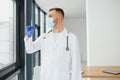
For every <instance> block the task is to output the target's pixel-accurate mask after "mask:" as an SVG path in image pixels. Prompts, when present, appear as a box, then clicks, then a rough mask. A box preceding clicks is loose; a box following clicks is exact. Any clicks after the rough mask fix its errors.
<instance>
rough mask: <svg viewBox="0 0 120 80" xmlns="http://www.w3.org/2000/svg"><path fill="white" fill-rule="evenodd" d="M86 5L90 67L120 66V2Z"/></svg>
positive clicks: (93, 0)
mask: <svg viewBox="0 0 120 80" xmlns="http://www.w3.org/2000/svg"><path fill="white" fill-rule="evenodd" d="M86 3H87V4H86V9H87V13H86V14H87V56H88V60H87V62H88V65H91V66H96V65H98V66H120V0H87V1H86Z"/></svg>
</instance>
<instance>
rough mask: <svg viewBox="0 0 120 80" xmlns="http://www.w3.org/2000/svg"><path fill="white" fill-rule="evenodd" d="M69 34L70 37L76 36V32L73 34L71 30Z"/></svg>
mask: <svg viewBox="0 0 120 80" xmlns="http://www.w3.org/2000/svg"><path fill="white" fill-rule="evenodd" d="M69 36H70V37H71V38H76V37H77V36H76V34H74V33H72V32H69Z"/></svg>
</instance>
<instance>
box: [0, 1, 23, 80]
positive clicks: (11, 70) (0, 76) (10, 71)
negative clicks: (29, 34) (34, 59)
mask: <svg viewBox="0 0 120 80" xmlns="http://www.w3.org/2000/svg"><path fill="white" fill-rule="evenodd" d="M12 1H14V2H15V3H16V16H15V17H16V22H15V23H16V26H15V27H16V36H15V37H16V53H15V54H16V61H15V62H14V63H11V64H9V65H8V66H5V67H4V68H2V69H1V70H0V80H5V79H10V78H12V77H14V76H15V75H18V74H20V73H21V71H24V42H23V37H24V0H12ZM22 75H24V74H22ZM23 77H24V76H23Z"/></svg>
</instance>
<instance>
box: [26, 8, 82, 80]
mask: <svg viewBox="0 0 120 80" xmlns="http://www.w3.org/2000/svg"><path fill="white" fill-rule="evenodd" d="M63 19H64V11H63V10H62V9H61V8H52V9H50V10H49V13H48V18H47V21H46V23H47V25H48V26H49V27H51V28H52V30H51V31H49V32H47V33H45V34H42V35H41V36H39V37H38V38H37V39H36V40H35V41H34V42H32V37H31V36H32V34H33V31H34V26H27V33H26V36H25V38H24V41H25V47H26V52H27V53H28V54H31V53H33V52H35V51H38V50H41V74H40V76H41V79H40V80H81V62H80V51H79V46H78V39H77V37H76V35H75V34H73V33H70V32H69V31H67V29H66V28H65V27H64V26H63V24H62V21H63Z"/></svg>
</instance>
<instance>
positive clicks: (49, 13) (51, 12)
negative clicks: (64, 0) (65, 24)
mask: <svg viewBox="0 0 120 80" xmlns="http://www.w3.org/2000/svg"><path fill="white" fill-rule="evenodd" d="M53 14H56V11H55V10H52V11H50V12H48V15H53Z"/></svg>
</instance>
